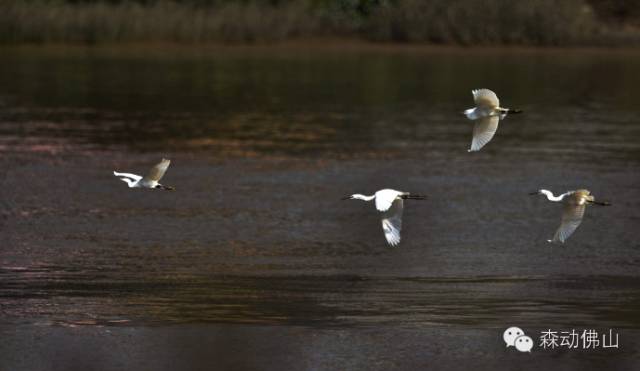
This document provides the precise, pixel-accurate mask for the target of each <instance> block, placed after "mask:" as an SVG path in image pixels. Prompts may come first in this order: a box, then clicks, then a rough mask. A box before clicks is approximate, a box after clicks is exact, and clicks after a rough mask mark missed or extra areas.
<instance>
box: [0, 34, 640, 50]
mask: <svg viewBox="0 0 640 371" xmlns="http://www.w3.org/2000/svg"><path fill="white" fill-rule="evenodd" d="M61 49H64V50H79V51H84V50H96V51H111V52H119V51H127V52H131V51H133V50H137V51H141V52H144V51H159V50H166V51H197V52H214V51H219V50H224V51H238V52H245V51H249V52H250V51H256V52H261V51H269V52H274V51H319V52H377V53H397V52H402V53H409V54H416V53H417V54H422V53H440V52H446V53H452V54H455V53H459V54H467V53H473V54H485V53H496V52H497V53H506V54H510V53H518V54H522V53H534V54H538V53H558V52H567V53H574V52H579V53H602V52H611V53H625V54H628V53H632V54H640V48H637V47H635V46H631V45H609V46H605V45H602V46H531V45H481V46H464V45H455V44H429V43H397V42H374V41H367V40H361V39H358V38H353V39H334V38H310V39H306V38H305V39H298V40H287V41H279V42H272V43H270V42H265V43H253V44H245V43H221V42H203V43H179V42H164V41H161V42H160V41H159V42H114V43H109V42H105V43H97V44H87V43H15V44H13V43H9V44H0V50H7V51H12V50H14V51H15V50H47V51H55V50H61Z"/></svg>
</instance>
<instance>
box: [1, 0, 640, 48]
mask: <svg viewBox="0 0 640 371" xmlns="http://www.w3.org/2000/svg"><path fill="white" fill-rule="evenodd" d="M203 4H204V5H203ZM614 11H615V12H616V13H615V14H620V13H621V12H622V14H626V13H624V11H625V9H624V8H623V9H622V10H620V9H617V8H616V9H613V10H611V9H609V8H607V7H602V6H591V4H590V2H588V1H586V0H567V1H563V2H560V3H558V2H557V1H552V0H541V1H536V2H533V3H532V2H512V1H508V0H491V1H489V2H487V1H475V0H470V1H456V2H450V1H445V0H437V1H431V2H429V3H428V4H426V3H424V2H421V1H415V0H406V1H397V2H369V1H356V2H341V1H332V0H324V1H299V2H298V1H283V2H276V3H275V5H274V3H272V2H259V1H248V2H232V1H230V2H224V3H210V2H196V1H191V2H189V1H185V2H179V3H178V2H173V1H168V0H162V1H150V2H135V1H133V2H116V3H113V2H103V1H92V2H65V1H55V2H53V1H47V0H36V1H29V2H17V1H10V0H0V43H1V44H22V43H38V44H42V43H78V44H103V43H123V42H129V43H131V42H133V43H144V42H174V43H189V44H208V43H228V44H263V43H273V42H281V41H291V40H303V41H304V40H308V39H314V38H327V37H328V38H347V39H356V40H368V41H375V42H387V43H389V42H392V43H419V44H433V45H536V46H569V45H572V46H576V45H581V46H586V45H589V46H630V45H638V44H640V28H639V27H638V22H637V18H638V17H637V16H636V15H634V14H633V13H632V12H631V11H630V10H626V11H627V13H629V15H628V17H627V18H614V19H613V20H611V16H610V15H609V13H611V12H614ZM476 14H482V17H478V16H475V15H476Z"/></svg>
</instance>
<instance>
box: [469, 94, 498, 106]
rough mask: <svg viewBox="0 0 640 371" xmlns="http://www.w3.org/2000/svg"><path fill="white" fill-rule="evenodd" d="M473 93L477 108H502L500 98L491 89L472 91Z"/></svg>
mask: <svg viewBox="0 0 640 371" xmlns="http://www.w3.org/2000/svg"><path fill="white" fill-rule="evenodd" d="M471 93H472V94H473V101H474V102H475V103H476V107H481V108H496V107H499V106H500V100H499V99H498V96H497V95H496V93H494V92H492V91H491V90H489V89H477V90H472V91H471Z"/></svg>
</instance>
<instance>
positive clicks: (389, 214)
mask: <svg viewBox="0 0 640 371" xmlns="http://www.w3.org/2000/svg"><path fill="white" fill-rule="evenodd" d="M403 209H404V207H403V201H402V199H401V198H397V199H396V200H395V201H393V203H392V204H391V207H390V208H389V209H388V210H387V211H385V212H384V213H383V214H382V231H383V232H384V237H385V238H386V239H387V243H388V244H389V245H391V246H396V245H397V244H399V243H400V231H401V230H402V211H403Z"/></svg>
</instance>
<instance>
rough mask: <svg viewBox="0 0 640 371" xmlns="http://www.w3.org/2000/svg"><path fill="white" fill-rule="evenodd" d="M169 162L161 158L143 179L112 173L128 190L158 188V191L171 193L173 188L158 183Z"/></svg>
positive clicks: (127, 174) (133, 175)
mask: <svg viewBox="0 0 640 371" xmlns="http://www.w3.org/2000/svg"><path fill="white" fill-rule="evenodd" d="M170 163H171V161H170V160H167V159H166V158H163V159H162V161H160V162H159V163H158V164H156V165H155V166H154V167H152V168H151V171H149V174H147V175H146V176H145V177H141V176H140V175H136V174H131V173H119V172H117V171H114V172H113V175H115V176H117V177H120V180H122V181H123V182H125V183H127V184H128V185H129V188H158V189H166V190H168V191H173V190H174V188H173V187H169V186H165V185H162V184H160V183H158V182H159V181H160V179H162V176H163V175H164V173H165V172H166V171H167V168H168V167H169V164H170Z"/></svg>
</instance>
